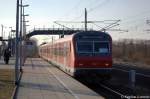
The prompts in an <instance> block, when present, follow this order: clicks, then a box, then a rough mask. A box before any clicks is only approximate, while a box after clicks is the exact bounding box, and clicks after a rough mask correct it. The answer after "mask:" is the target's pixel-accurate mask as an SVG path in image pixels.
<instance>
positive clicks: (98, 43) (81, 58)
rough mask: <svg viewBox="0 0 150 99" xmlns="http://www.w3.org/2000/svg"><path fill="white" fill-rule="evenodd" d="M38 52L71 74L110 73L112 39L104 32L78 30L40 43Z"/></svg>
mask: <svg viewBox="0 0 150 99" xmlns="http://www.w3.org/2000/svg"><path fill="white" fill-rule="evenodd" d="M39 54H40V56H41V57H43V58H44V59H46V60H48V61H50V62H51V63H53V64H55V65H57V66H58V67H59V68H61V69H62V70H64V71H65V72H67V73H69V74H70V75H72V76H78V75H82V74H93V73H95V74H100V75H103V74H110V72H111V68H112V39H111V36H110V35H109V34H107V33H104V32H99V31H83V32H78V33H75V34H72V35H70V36H67V37H64V38H61V39H59V40H57V41H55V42H53V43H48V44H44V45H41V46H40V50H39Z"/></svg>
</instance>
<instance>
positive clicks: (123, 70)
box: [113, 68, 150, 78]
mask: <svg viewBox="0 0 150 99" xmlns="http://www.w3.org/2000/svg"><path fill="white" fill-rule="evenodd" d="M113 69H114V70H119V71H122V72H128V73H129V72H130V70H125V69H120V68H113ZM136 75H137V76H143V77H147V78H150V75H147V74H143V73H139V72H136Z"/></svg>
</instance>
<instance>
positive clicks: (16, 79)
mask: <svg viewBox="0 0 150 99" xmlns="http://www.w3.org/2000/svg"><path fill="white" fill-rule="evenodd" d="M18 34H19V0H17V3H16V40H15V41H16V42H15V54H16V61H15V85H18V84H19V70H18V69H19V52H18V51H19V50H18V49H19V47H18V45H19V35H18Z"/></svg>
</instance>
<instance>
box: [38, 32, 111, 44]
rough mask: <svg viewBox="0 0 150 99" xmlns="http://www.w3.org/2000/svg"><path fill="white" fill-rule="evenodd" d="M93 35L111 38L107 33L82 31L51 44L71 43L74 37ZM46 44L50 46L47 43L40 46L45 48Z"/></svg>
mask: <svg viewBox="0 0 150 99" xmlns="http://www.w3.org/2000/svg"><path fill="white" fill-rule="evenodd" d="M93 33H94V34H96V35H105V36H109V37H110V38H111V36H110V35H109V34H108V33H106V32H101V31H86V32H85V31H82V32H77V33H74V34H71V35H67V36H65V37H64V38H60V39H58V40H55V41H54V42H53V44H55V43H60V42H65V41H71V40H73V38H75V37H76V36H79V35H83V34H86V35H93ZM48 44H52V42H49V43H47V44H44V45H41V46H46V45H48Z"/></svg>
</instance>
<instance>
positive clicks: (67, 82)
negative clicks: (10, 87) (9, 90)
mask: <svg viewBox="0 0 150 99" xmlns="http://www.w3.org/2000/svg"><path fill="white" fill-rule="evenodd" d="M17 99H104V98H103V97H101V96H100V95H98V94H97V93H95V92H94V91H92V90H91V89H89V88H87V87H86V86H84V85H83V84H81V83H80V82H78V81H77V80H75V79H74V78H72V77H70V76H68V75H67V74H65V73H64V72H62V71H60V70H58V69H57V68H56V67H54V66H51V65H50V64H49V63H48V62H46V61H44V60H42V59H40V58H29V59H27V61H26V63H25V66H23V75H22V79H21V83H20V86H19V90H18V94H17Z"/></svg>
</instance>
